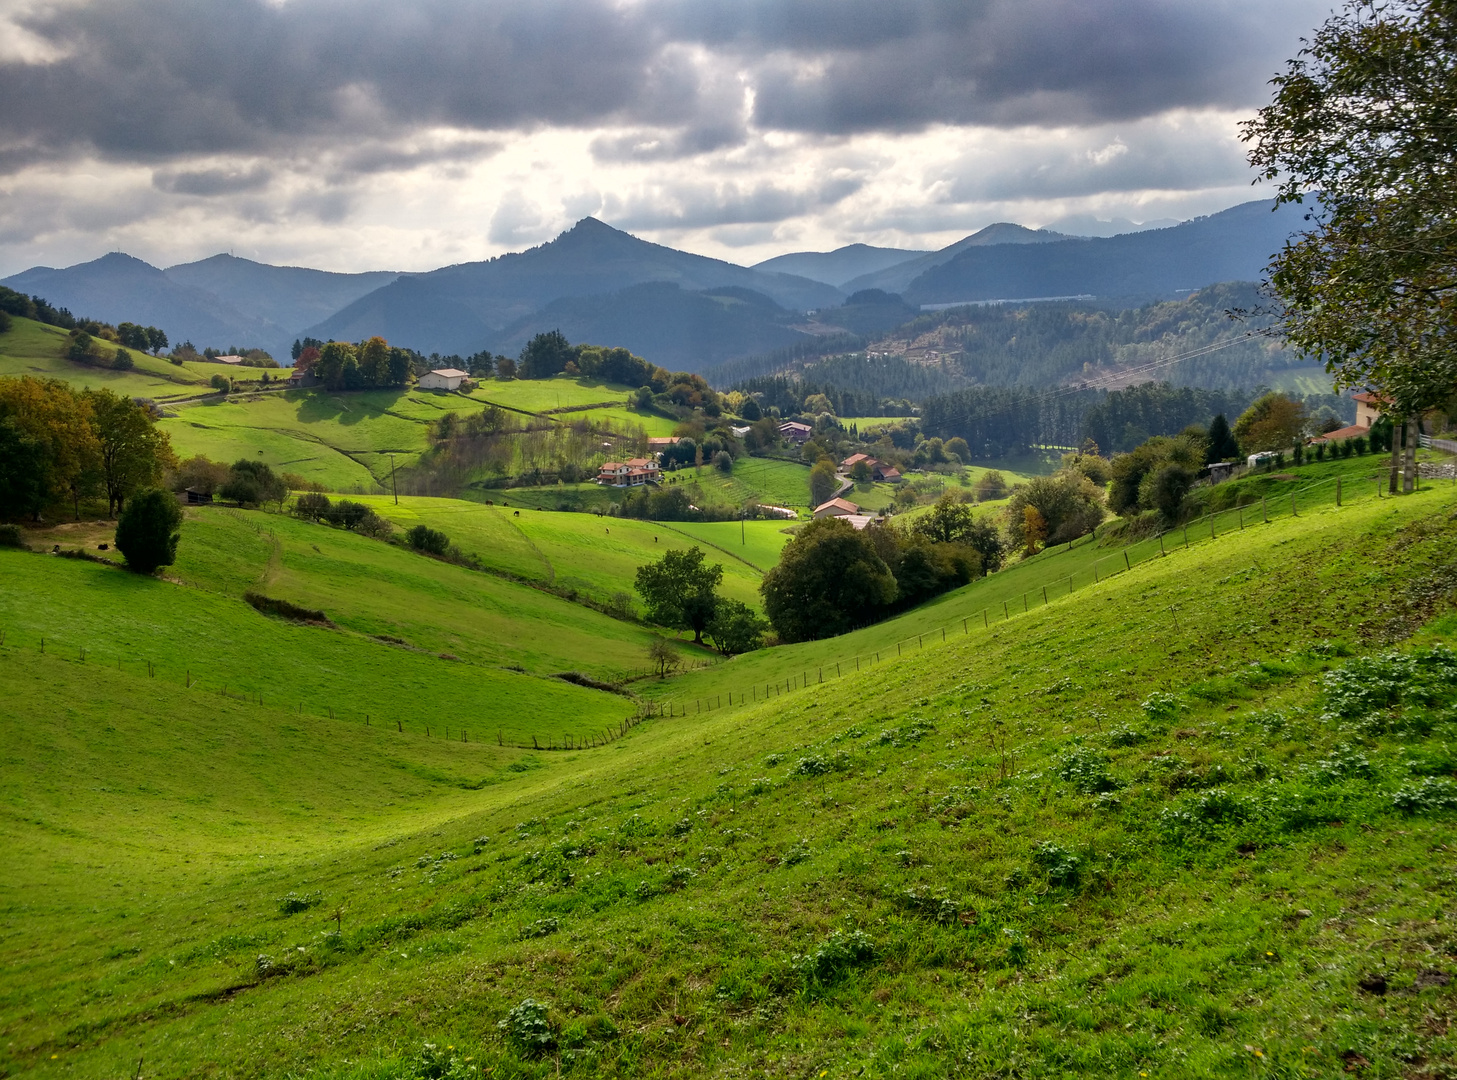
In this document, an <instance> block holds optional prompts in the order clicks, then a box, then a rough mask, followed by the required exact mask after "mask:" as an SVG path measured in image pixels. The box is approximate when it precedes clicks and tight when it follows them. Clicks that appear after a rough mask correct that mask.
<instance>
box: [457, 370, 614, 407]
mask: <svg viewBox="0 0 1457 1080" xmlns="http://www.w3.org/2000/svg"><path fill="white" fill-rule="evenodd" d="M633 389H635V388H634V387H628V386H618V385H617V384H616V383H609V382H602V381H600V380H598V379H585V378H573V377H571V376H570V375H558V376H557V377H556V378H553V379H483V380H481V382H480V383H479V384H478V385H477V386H476V388H475V389H474V390H472V391H471V393H470V396H471V398H473V399H475V400H478V401H490V402H494V403H495V404H497V405H502V406H505V407H506V408H508V409H516V410H519V411H521V412H529V413H541V412H546V411H547V410H549V409H563V408H572V407H575V406H581V405H596V404H598V403H600V402H611V403H612V404H613V406H618V405H621V406H623V407H624V408H625V407H626V403H627V395H628V394H630V393H632V391H633ZM563 415H564V416H573V415H575V414H574V413H564V414H563Z"/></svg>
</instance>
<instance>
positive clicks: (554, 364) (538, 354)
mask: <svg viewBox="0 0 1457 1080" xmlns="http://www.w3.org/2000/svg"><path fill="white" fill-rule="evenodd" d="M576 357H577V350H576V349H574V348H572V343H571V342H569V341H568V340H567V338H566V335H565V334H563V333H562V332H561V331H560V330H548V331H546V332H545V333H541V334H537V335H536V336H535V337H534V338H532V339H531V340H530V341H528V342H527V343H526V345H525V347H524V348H523V349H522V350H521V359H520V366H519V368H518V370H519V371H520V372H521V377H522V378H523V379H549V378H551V377H552V376H553V375H556V374H557V373H559V372H561V371H565V370H566V366H567V364H568V363H570V362H572V361H574V360H575V359H576Z"/></svg>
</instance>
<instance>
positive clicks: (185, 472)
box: [169, 454, 228, 495]
mask: <svg viewBox="0 0 1457 1080" xmlns="http://www.w3.org/2000/svg"><path fill="white" fill-rule="evenodd" d="M227 482H228V467H227V466H226V465H224V464H223V463H222V462H221V461H213V460H212V459H211V458H209V457H206V456H205V455H203V454H196V455H194V456H193V457H190V458H188V459H187V460H186V461H184V462H182V463H181V464H180V465H178V466H177V468H176V469H175V470H173V472H172V483H171V484H170V485H169V486H170V487H171V488H172V490H173V491H186V490H187V489H188V488H191V489H192V490H193V491H200V492H202V493H204V494H206V495H212V494H214V493H216V491H217V490H218V489H219V488H220V487H222V486H223V485H224V484H226V483H227Z"/></svg>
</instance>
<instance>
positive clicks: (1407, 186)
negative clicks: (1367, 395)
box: [1236, 0, 1457, 449]
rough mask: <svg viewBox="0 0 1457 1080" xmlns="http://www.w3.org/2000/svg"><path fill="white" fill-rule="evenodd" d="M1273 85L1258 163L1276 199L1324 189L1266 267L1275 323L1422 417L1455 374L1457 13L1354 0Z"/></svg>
mask: <svg viewBox="0 0 1457 1080" xmlns="http://www.w3.org/2000/svg"><path fill="white" fill-rule="evenodd" d="M1273 85H1274V86H1275V95H1274V100H1273V101H1272V102H1271V103H1270V104H1269V105H1267V106H1265V108H1263V109H1261V110H1260V112H1259V114H1258V115H1257V116H1256V117H1255V118H1254V119H1253V120H1250V121H1247V122H1246V123H1245V124H1244V130H1243V135H1242V137H1243V138H1244V139H1245V140H1246V141H1247V142H1250V143H1252V144H1253V145H1252V146H1251V149H1250V153H1249V158H1250V162H1251V164H1253V165H1254V166H1255V167H1256V168H1257V169H1259V170H1260V173H1261V176H1262V178H1263V179H1266V180H1279V181H1280V188H1279V191H1278V193H1277V195H1276V198H1277V200H1278V201H1279V202H1282V203H1303V202H1304V201H1305V199H1306V197H1307V196H1314V206H1313V208H1312V210H1311V212H1310V214H1309V215H1308V220H1309V221H1310V222H1311V226H1310V228H1309V229H1307V230H1306V231H1305V232H1303V233H1301V234H1300V236H1299V238H1298V239H1296V240H1294V241H1293V242H1291V243H1287V245H1286V246H1285V249H1284V250H1283V251H1282V252H1280V254H1279V255H1278V256H1277V257H1276V258H1275V261H1274V262H1273V263H1272V264H1271V266H1270V271H1269V286H1270V289H1271V291H1272V292H1273V293H1274V295H1275V297H1276V300H1277V302H1278V305H1279V311H1278V328H1279V330H1280V331H1281V332H1282V333H1283V334H1284V336H1285V338H1286V340H1287V341H1288V342H1289V343H1290V344H1291V345H1292V346H1293V347H1294V348H1296V349H1298V350H1299V351H1300V352H1301V353H1303V354H1305V355H1308V356H1318V357H1321V358H1322V359H1324V360H1325V363H1326V368H1327V370H1328V371H1332V372H1334V373H1335V376H1336V385H1337V387H1338V388H1355V387H1365V386H1371V387H1374V388H1376V389H1379V390H1380V391H1381V392H1382V393H1383V394H1385V395H1386V396H1387V397H1388V398H1389V399H1390V400H1391V402H1392V411H1393V412H1394V414H1395V415H1397V416H1399V417H1405V416H1413V415H1416V414H1417V413H1419V412H1420V411H1421V410H1422V409H1424V408H1427V407H1429V406H1432V405H1435V404H1436V403H1437V402H1439V401H1441V400H1444V399H1445V398H1447V397H1448V396H1450V395H1451V393H1452V387H1453V386H1454V385H1457V302H1454V301H1457V258H1454V246H1453V239H1454V237H1457V213H1454V210H1457V191H1454V187H1453V177H1454V175H1457V138H1454V137H1453V126H1452V118H1453V116H1457V13H1454V9H1453V5H1452V2H1451V0H1395V2H1382V0H1347V3H1346V4H1345V6H1344V8H1342V9H1341V10H1340V11H1338V12H1337V13H1336V14H1334V15H1333V16H1332V17H1331V18H1330V19H1329V20H1327V21H1326V23H1325V24H1324V25H1323V26H1321V27H1320V28H1319V29H1318V30H1317V31H1316V33H1315V35H1314V37H1313V38H1312V39H1311V40H1310V41H1309V42H1308V44H1307V45H1306V47H1305V48H1304V49H1302V50H1301V52H1300V55H1299V56H1298V57H1296V58H1295V59H1294V60H1291V61H1290V62H1289V64H1288V65H1287V67H1286V70H1285V72H1284V74H1282V75H1280V76H1279V77H1277V78H1276V79H1274V80H1273ZM1238 434H1239V432H1238V428H1236V435H1238ZM1240 441H1241V444H1243V442H1244V440H1243V439H1241V440H1240ZM1287 445H1288V444H1287ZM1246 449H1258V448H1257V447H1249V446H1247V447H1246Z"/></svg>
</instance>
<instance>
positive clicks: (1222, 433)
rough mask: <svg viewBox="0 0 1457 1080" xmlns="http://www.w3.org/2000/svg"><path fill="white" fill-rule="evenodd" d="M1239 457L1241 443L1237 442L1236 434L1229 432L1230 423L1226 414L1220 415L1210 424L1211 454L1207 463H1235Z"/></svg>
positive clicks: (1209, 453) (1207, 457)
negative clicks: (1225, 416)
mask: <svg viewBox="0 0 1457 1080" xmlns="http://www.w3.org/2000/svg"><path fill="white" fill-rule="evenodd" d="M1237 457H1239V443H1238V442H1236V441H1235V437H1234V432H1232V431H1230V430H1229V421H1228V420H1226V419H1225V418H1224V413H1219V414H1218V415H1216V416H1215V417H1214V419H1213V420H1211V421H1210V422H1209V452H1208V454H1207V456H1206V462H1207V463H1208V464H1211V465H1212V464H1213V463H1214V462H1216V461H1233V460H1234V459H1235V458H1237Z"/></svg>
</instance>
